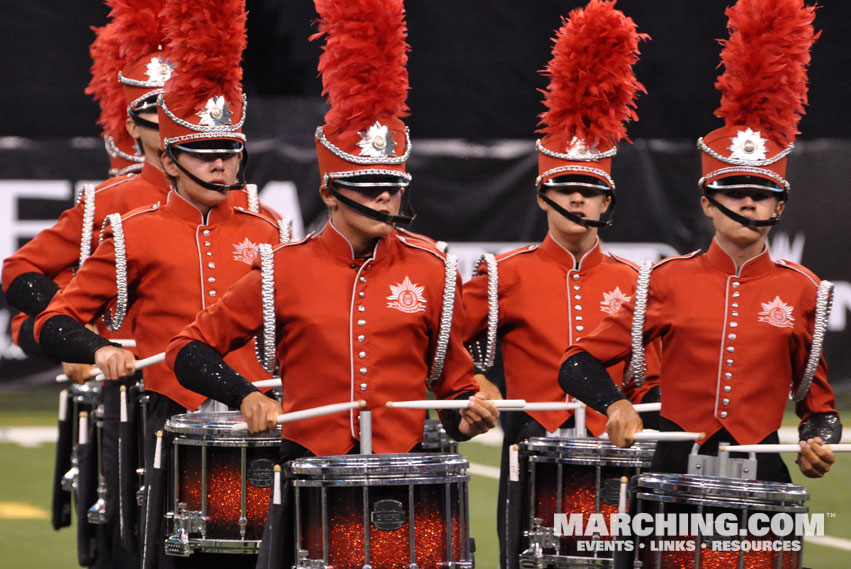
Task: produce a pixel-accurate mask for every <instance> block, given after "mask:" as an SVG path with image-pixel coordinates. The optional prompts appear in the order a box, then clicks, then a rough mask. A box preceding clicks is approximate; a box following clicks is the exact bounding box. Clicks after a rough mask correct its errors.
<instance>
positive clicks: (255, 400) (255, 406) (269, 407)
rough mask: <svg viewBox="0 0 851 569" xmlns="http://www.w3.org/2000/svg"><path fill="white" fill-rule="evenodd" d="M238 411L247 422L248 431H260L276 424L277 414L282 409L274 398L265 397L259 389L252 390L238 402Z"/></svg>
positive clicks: (269, 429)
mask: <svg viewBox="0 0 851 569" xmlns="http://www.w3.org/2000/svg"><path fill="white" fill-rule="evenodd" d="M239 412H240V413H242V418H243V419H245V422H246V423H248V431H249V432H251V433H262V432H265V431H271V430H272V429H274V428H275V427H276V426H278V415H280V414H281V412H282V411H281V404H280V403H278V402H277V401H276V400H274V399H272V398H270V397H266V396H265V395H263V393H261V392H260V391H253V392H251V393H249V394H248V395H246V396H245V399H243V400H242V403H240V404H239Z"/></svg>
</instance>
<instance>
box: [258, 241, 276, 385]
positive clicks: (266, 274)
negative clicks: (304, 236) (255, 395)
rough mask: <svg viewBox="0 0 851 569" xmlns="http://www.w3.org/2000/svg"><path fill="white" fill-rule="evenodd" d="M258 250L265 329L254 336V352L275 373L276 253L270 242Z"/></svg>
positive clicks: (261, 362) (261, 245) (267, 370)
mask: <svg viewBox="0 0 851 569" xmlns="http://www.w3.org/2000/svg"><path fill="white" fill-rule="evenodd" d="M257 250H258V252H259V253H260V283H261V284H260V292H261V294H262V296H263V331H262V332H260V333H259V334H258V335H257V336H256V337H255V338H254V352H255V354H257V361H258V362H260V365H261V366H263V369H265V370H266V373H275V255H274V253H273V252H272V246H271V245H269V244H268V243H261V244H260V245H259V246H258V247H257Z"/></svg>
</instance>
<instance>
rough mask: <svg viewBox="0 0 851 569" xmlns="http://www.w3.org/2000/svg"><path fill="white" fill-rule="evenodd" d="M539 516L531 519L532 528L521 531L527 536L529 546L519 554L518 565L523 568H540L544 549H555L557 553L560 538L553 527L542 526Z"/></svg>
mask: <svg viewBox="0 0 851 569" xmlns="http://www.w3.org/2000/svg"><path fill="white" fill-rule="evenodd" d="M543 522H544V521H543V520H542V519H541V518H533V519H532V529H530V530H526V531H524V532H523V535H524V536H525V537H527V538H529V547H528V548H527V549H526V550H525V551H524V552H523V553H521V554H520V566H521V567H523V568H524V569H541V568H542V567H543V566H544V564H543V557H544V550H545V549H547V550H555V554H556V555H558V553H559V547H560V546H561V543H560V540H559V538H558V537H556V535H555V530H554V529H553V528H548V527H544V525H543Z"/></svg>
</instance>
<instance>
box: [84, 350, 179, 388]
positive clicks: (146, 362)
mask: <svg viewBox="0 0 851 569" xmlns="http://www.w3.org/2000/svg"><path fill="white" fill-rule="evenodd" d="M164 361H165V352H160V353H158V354H155V355H153V356H151V357H149V358H143V359H141V360H136V370H137V371H138V370H140V369H145V368H146V367H149V366H152V365H154V364H158V363H160V362H164ZM104 379H106V378H105V377H104V375H103V374H102V373H99V374H97V376H96V377H95V381H103V380H104Z"/></svg>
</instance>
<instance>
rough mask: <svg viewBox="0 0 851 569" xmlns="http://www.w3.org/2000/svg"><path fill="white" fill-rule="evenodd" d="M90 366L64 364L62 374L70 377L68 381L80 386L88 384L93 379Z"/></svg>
mask: <svg viewBox="0 0 851 569" xmlns="http://www.w3.org/2000/svg"><path fill="white" fill-rule="evenodd" d="M93 367H94V366H92V365H89V364H69V363H68V362H62V373H64V374H65V375H67V376H68V379H69V380H71V381H73V382H74V383H76V384H78V385H82V384H84V383H86V382H87V381H88V380H90V379H92V368H93Z"/></svg>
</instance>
